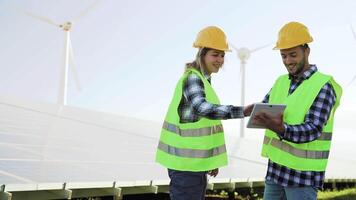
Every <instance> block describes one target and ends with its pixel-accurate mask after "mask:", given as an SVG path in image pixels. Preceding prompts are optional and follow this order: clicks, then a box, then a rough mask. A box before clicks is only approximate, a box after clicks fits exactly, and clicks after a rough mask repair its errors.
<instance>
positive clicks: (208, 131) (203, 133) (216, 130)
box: [162, 121, 224, 137]
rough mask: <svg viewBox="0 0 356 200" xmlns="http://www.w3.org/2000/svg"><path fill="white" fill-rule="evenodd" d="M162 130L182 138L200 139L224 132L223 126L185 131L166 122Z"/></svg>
mask: <svg viewBox="0 0 356 200" xmlns="http://www.w3.org/2000/svg"><path fill="white" fill-rule="evenodd" d="M162 128H163V129H165V130H167V131H169V132H172V133H175V134H177V135H180V136H182V137H200V136H207V135H213V134H216V133H221V132H223V131H224V129H223V126H222V125H221V124H218V125H215V126H211V127H206V128H198V129H187V130H183V129H180V128H179V127H178V126H176V125H174V124H170V123H168V122H166V121H165V122H164V123H163V127H162Z"/></svg>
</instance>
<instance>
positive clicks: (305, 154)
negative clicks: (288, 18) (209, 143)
mask: <svg viewBox="0 0 356 200" xmlns="http://www.w3.org/2000/svg"><path fill="white" fill-rule="evenodd" d="M312 41H313V38H312V36H311V35H310V33H309V30H308V28H307V27H306V26H304V25H303V24H301V23H298V22H290V23H287V24H286V25H284V26H283V27H282V29H281V30H280V32H279V36H278V41H277V43H276V47H275V48H274V49H275V50H280V54H281V57H282V61H283V64H284V65H285V67H286V69H287V71H288V74H286V75H282V76H280V77H279V78H278V79H277V80H276V82H275V84H274V85H273V87H272V89H271V91H270V92H269V93H268V94H267V95H266V96H265V98H264V100H263V102H264V103H272V104H286V105H287V107H286V109H285V111H284V113H283V114H281V115H279V116H271V115H269V114H267V113H264V112H260V113H258V114H257V115H256V116H255V117H254V122H256V123H259V124H262V125H264V126H265V127H266V133H265V137H264V141H263V148H262V156H264V157H268V159H269V162H268V170H267V175H266V180H265V191H264V198H263V199H264V200H276V199H288V200H303V199H316V198H317V189H318V188H319V189H320V188H322V187H323V183H324V178H325V169H326V165H327V161H328V157H329V150H330V143H331V136H332V129H333V122H334V113H335V110H336V108H337V107H338V105H339V102H340V97H341V94H342V88H341V87H340V85H339V84H337V83H336V82H335V81H334V79H333V78H332V77H331V76H329V75H325V74H322V73H320V72H319V71H318V68H317V66H316V65H313V64H309V61H308V57H309V53H310V48H309V46H308V43H310V42H312Z"/></svg>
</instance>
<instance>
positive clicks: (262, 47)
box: [251, 43, 272, 53]
mask: <svg viewBox="0 0 356 200" xmlns="http://www.w3.org/2000/svg"><path fill="white" fill-rule="evenodd" d="M271 44H272V43H268V44H265V45H263V46H260V47H257V48H255V49H252V50H251V53H253V52H256V51H259V50H261V49H264V48H266V47H268V46H270V45H271Z"/></svg>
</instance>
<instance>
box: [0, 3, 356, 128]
mask: <svg viewBox="0 0 356 200" xmlns="http://www.w3.org/2000/svg"><path fill="white" fill-rule="evenodd" d="M93 3H96V4H95V6H94V7H92V9H90V10H89V11H88V12H87V13H86V14H85V15H83V16H82V17H80V18H79V19H77V20H75V21H73V27H72V31H71V39H72V46H73V52H74V60H75V63H76V67H77V71H78V78H79V81H80V84H81V90H80V91H79V90H78V89H77V87H76V84H75V81H74V78H73V73H72V71H70V73H69V82H68V105H69V106H74V107H80V108H86V109H91V110H98V111H103V112H108V113H114V114H117V115H122V116H129V117H135V118H140V119H146V120H152V121H162V120H163V119H164V115H165V112H166V111H167V107H168V104H169V102H170V100H171V97H172V94H173V90H174V88H175V84H176V82H177V80H178V79H179V78H180V76H181V74H182V72H183V68H184V64H185V63H186V62H189V61H192V59H193V58H194V57H195V53H196V51H197V49H195V48H193V47H192V43H193V41H194V39H195V37H196V35H197V33H198V32H199V30H201V29H202V28H204V27H206V26H209V25H215V26H219V27H221V28H222V29H223V30H224V31H225V33H226V35H227V38H228V40H229V42H230V43H232V44H234V45H235V46H237V47H239V48H240V47H247V48H249V49H254V48H257V47H260V46H263V45H266V44H270V45H269V46H268V47H267V48H264V49H261V50H259V51H257V52H254V53H253V54H252V55H251V57H250V58H249V60H248V62H247V66H246V103H253V102H259V101H261V100H262V99H263V97H264V95H265V94H266V93H267V92H268V91H269V90H270V88H271V87H272V85H273V82H274V80H275V79H276V78H277V77H278V76H279V75H280V74H283V73H286V70H285V68H284V66H283V64H282V61H281V58H280V55H279V52H278V51H274V50H272V48H273V44H274V43H275V42H276V39H277V34H278V31H279V29H280V28H281V27H282V26H283V25H284V24H285V23H287V22H289V21H299V22H302V23H304V24H305V25H306V26H307V27H308V28H309V30H310V33H311V35H312V36H313V38H314V42H312V43H311V44H310V47H311V55H310V57H309V61H310V63H312V64H316V65H317V67H318V69H319V70H320V71H322V72H324V73H327V74H331V75H333V77H334V78H335V80H336V81H337V82H339V83H340V84H341V85H342V86H343V88H344V95H343V99H342V104H341V106H340V109H339V111H338V113H337V116H338V117H339V118H340V121H339V122H336V123H338V124H339V125H338V127H339V128H340V129H341V128H342V129H343V130H345V131H349V132H351V131H352V129H351V128H352V126H351V125H352V122H354V121H355V120H354V116H355V114H356V104H355V103H354V102H356V93H355V89H356V81H355V82H353V84H351V85H350V86H349V87H347V85H348V83H349V81H350V80H351V79H352V78H353V77H354V76H355V75H356V67H355V63H354V62H353V61H354V58H355V53H356V40H355V39H354V38H353V35H352V32H351V28H350V26H354V27H355V28H356V13H355V12H354V10H355V8H356V1H353V0H339V1H333V0H314V1H310V0H299V1H282V0H274V1H262V0H260V1H259V0H249V1H247V0H235V1H233V0H231V1H225V0H223V1H217V0H195V1H191V0H179V1H178V0H174V1H165V0H151V1H143V0H101V1H98V2H97V1H94V0H77V1H71V0H61V1H53V0H52V1H49V0H48V1H44V0H26V1H25V0H11V1H10V0H0V25H1V37H0V44H1V45H0V82H1V84H0V94H1V95H2V96H14V97H17V98H22V99H28V100H31V101H40V102H49V103H57V95H58V87H59V82H60V70H61V67H62V66H63V49H64V31H62V30H61V29H59V28H57V27H54V26H51V25H49V24H47V23H44V22H43V21H40V20H37V19H34V18H31V17H29V16H28V15H25V14H24V12H25V11H28V12H32V13H35V14H37V15H41V16H44V17H47V18H49V19H51V20H53V21H55V22H57V23H64V22H66V21H71V20H72V19H75V18H76V17H77V16H78V15H79V14H80V13H81V12H82V11H83V10H86V8H88V6H90V5H92V4H93ZM225 58H226V59H225V65H224V67H223V69H221V70H220V72H219V73H217V74H214V75H213V81H212V83H213V87H214V88H215V90H216V92H217V93H218V96H219V97H220V100H221V102H222V103H223V104H229V105H230V104H232V105H240V86H241V83H240V63H239V60H238V58H237V56H236V52H235V51H233V52H231V53H227V54H226V57H225ZM236 123H237V121H236V120H233V121H232V122H231V123H230V124H228V126H231V127H233V126H235V125H236ZM346 129H347V130H346Z"/></svg>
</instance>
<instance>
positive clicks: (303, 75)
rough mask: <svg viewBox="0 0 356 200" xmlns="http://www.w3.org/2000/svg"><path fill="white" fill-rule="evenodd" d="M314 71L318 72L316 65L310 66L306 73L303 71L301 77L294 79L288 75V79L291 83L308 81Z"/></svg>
mask: <svg viewBox="0 0 356 200" xmlns="http://www.w3.org/2000/svg"><path fill="white" fill-rule="evenodd" d="M316 71H318V68H317V67H316V65H310V68H309V69H308V70H307V71H305V72H304V73H303V74H302V75H301V76H298V77H294V76H291V75H289V79H290V80H291V81H293V82H300V81H304V80H306V79H309V78H310V77H311V76H312V75H313V74H314V73H315V72H316Z"/></svg>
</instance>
